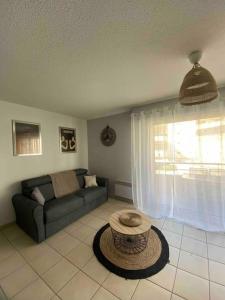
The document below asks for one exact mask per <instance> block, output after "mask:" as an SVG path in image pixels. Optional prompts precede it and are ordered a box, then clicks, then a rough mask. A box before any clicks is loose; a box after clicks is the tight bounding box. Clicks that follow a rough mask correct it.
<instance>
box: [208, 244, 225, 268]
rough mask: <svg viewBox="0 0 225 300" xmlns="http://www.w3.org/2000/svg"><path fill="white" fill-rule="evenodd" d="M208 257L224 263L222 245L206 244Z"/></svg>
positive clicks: (224, 257)
mask: <svg viewBox="0 0 225 300" xmlns="http://www.w3.org/2000/svg"><path fill="white" fill-rule="evenodd" d="M208 256H209V259H211V260H215V261H218V262H221V263H223V264H225V250H224V248H222V247H218V246H215V245H211V244H208Z"/></svg>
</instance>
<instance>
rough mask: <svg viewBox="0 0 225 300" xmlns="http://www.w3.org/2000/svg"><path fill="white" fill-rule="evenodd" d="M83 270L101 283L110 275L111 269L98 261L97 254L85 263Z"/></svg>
mask: <svg viewBox="0 0 225 300" xmlns="http://www.w3.org/2000/svg"><path fill="white" fill-rule="evenodd" d="M82 271H83V272H85V273H86V274H87V275H89V276H90V277H91V278H92V279H93V280H95V281H97V282H98V283H99V284H102V282H103V281H104V280H105V279H106V277H107V276H108V275H109V271H108V270H107V269H106V268H105V267H104V266H103V265H102V264H100V263H99V262H98V260H97V258H96V257H95V256H93V258H92V259H91V260H90V261H89V262H88V263H87V264H86V265H85V267H84V268H83V269H82Z"/></svg>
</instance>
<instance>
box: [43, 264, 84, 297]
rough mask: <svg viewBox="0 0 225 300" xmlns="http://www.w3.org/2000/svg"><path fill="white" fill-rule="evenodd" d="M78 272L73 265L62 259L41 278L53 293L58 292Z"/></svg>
mask: <svg viewBox="0 0 225 300" xmlns="http://www.w3.org/2000/svg"><path fill="white" fill-rule="evenodd" d="M78 271H79V270H78V269H77V268H76V267H75V266H74V265H72V264H71V263H70V262H68V261H67V260H66V259H64V258H63V259H62V260H61V261H60V262H58V263H57V264H56V265H54V266H53V267H52V268H51V269H50V270H48V271H47V272H46V273H44V274H43V275H42V278H43V279H44V281H46V283H47V284H48V285H49V286H50V287H51V288H52V289H53V290H54V291H55V292H58V291H59V290H60V289H61V288H62V287H63V286H64V285H65V284H66V283H67V282H68V281H69V280H70V279H71V278H72V277H73V276H74V275H75V274H76V273H77V272H78Z"/></svg>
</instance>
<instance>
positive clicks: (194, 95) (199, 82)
mask: <svg viewBox="0 0 225 300" xmlns="http://www.w3.org/2000/svg"><path fill="white" fill-rule="evenodd" d="M200 58H201V52H200V51H194V52H192V53H191V54H190V55H189V59H190V61H191V62H192V63H193V64H194V66H193V68H192V69H191V70H190V71H189V72H188V73H187V74H186V76H185V77H184V80H183V83H182V85H181V88H180V95H179V100H180V103H181V104H183V105H194V104H200V103H205V102H209V101H212V100H214V99H216V98H217V97H218V89H217V85H216V82H215V79H214V78H213V76H212V74H211V73H210V72H209V71H208V70H206V69H205V68H203V67H202V66H200V65H199V63H198V61H199V59H200Z"/></svg>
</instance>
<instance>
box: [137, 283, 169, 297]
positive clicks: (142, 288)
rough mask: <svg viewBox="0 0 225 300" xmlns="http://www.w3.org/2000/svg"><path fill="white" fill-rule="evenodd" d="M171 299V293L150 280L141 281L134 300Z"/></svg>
mask: <svg viewBox="0 0 225 300" xmlns="http://www.w3.org/2000/svg"><path fill="white" fill-rule="evenodd" d="M170 297H171V293H170V292H169V291H166V290H165V289H163V288H161V287H160V286H158V285H156V284H154V283H152V282H150V281H148V280H140V282H139V284H138V287H137V289H136V291H135V293H134V296H133V297H132V300H149V299H154V300H156V299H157V300H170Z"/></svg>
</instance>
